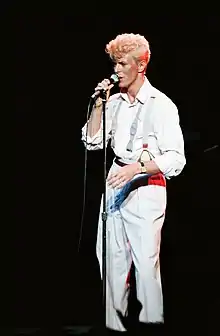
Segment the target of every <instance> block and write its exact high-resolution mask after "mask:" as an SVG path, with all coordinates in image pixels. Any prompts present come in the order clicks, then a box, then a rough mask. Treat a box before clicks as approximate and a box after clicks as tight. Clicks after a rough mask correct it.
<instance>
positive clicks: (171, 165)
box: [154, 102, 186, 179]
mask: <svg viewBox="0 0 220 336" xmlns="http://www.w3.org/2000/svg"><path fill="white" fill-rule="evenodd" d="M155 136H156V138H157V143H158V147H159V150H160V153H161V155H159V156H156V157H155V159H154V161H155V163H156V164H157V166H158V167H159V169H160V170H161V172H162V173H163V174H164V175H165V176H166V177H167V178H168V179H169V178H171V177H173V176H177V175H179V174H180V173H181V172H182V170H183V168H184V166H185V164H186V158H185V152H184V139H183V133H182V130H181V127H180V123H179V114H178V109H177V107H176V105H175V104H173V103H172V102H170V103H169V104H165V106H163V113H161V114H160V115H159V119H158V120H157V122H156V123H155Z"/></svg>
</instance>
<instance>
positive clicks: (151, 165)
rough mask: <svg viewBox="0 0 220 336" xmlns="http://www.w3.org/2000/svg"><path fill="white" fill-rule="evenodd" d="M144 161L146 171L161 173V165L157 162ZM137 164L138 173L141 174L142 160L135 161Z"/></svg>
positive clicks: (148, 172)
mask: <svg viewBox="0 0 220 336" xmlns="http://www.w3.org/2000/svg"><path fill="white" fill-rule="evenodd" d="M143 162H144V166H145V168H146V173H147V174H157V173H161V171H160V169H159V167H158V166H157V164H156V163H155V162H154V161H153V160H150V161H143ZM134 164H135V165H136V168H137V170H136V174H140V173H141V164H140V162H136V163H134Z"/></svg>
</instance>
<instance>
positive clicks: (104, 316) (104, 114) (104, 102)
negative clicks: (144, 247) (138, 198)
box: [101, 91, 107, 328]
mask: <svg viewBox="0 0 220 336" xmlns="http://www.w3.org/2000/svg"><path fill="white" fill-rule="evenodd" d="M101 98H102V115H103V150H104V160H103V179H104V190H103V211H102V304H103V312H104V315H103V322H104V328H105V326H106V220H107V212H106V153H107V148H106V113H105V112H106V111H105V110H106V101H107V92H106V91H103V92H102V95H101Z"/></svg>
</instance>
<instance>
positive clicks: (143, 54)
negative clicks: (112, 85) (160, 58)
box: [105, 33, 151, 64]
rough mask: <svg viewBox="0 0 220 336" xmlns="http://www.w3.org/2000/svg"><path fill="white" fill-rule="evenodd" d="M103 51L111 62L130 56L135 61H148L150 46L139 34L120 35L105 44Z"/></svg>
mask: <svg viewBox="0 0 220 336" xmlns="http://www.w3.org/2000/svg"><path fill="white" fill-rule="evenodd" d="M105 51H106V53H107V54H109V56H110V58H111V59H112V60H113V61H117V60H118V59H120V58H122V57H124V56H125V55H127V54H131V55H132V56H133V57H134V59H135V60H136V61H141V60H145V61H146V63H147V64H148V62H149V60H150V55H151V52H150V46H149V42H148V41H147V40H146V38H145V37H144V36H142V35H139V34H133V33H131V34H127V33H126V34H120V35H117V36H116V38H115V39H114V40H111V41H110V42H109V43H107V44H106V48H105Z"/></svg>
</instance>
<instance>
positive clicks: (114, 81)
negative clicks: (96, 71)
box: [110, 73, 119, 84]
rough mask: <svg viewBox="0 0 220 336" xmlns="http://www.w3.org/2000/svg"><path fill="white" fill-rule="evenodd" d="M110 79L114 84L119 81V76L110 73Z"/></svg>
mask: <svg viewBox="0 0 220 336" xmlns="http://www.w3.org/2000/svg"><path fill="white" fill-rule="evenodd" d="M110 81H111V83H112V84H116V83H117V82H119V78H118V75H117V74H115V73H114V74H112V75H111V77H110Z"/></svg>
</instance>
